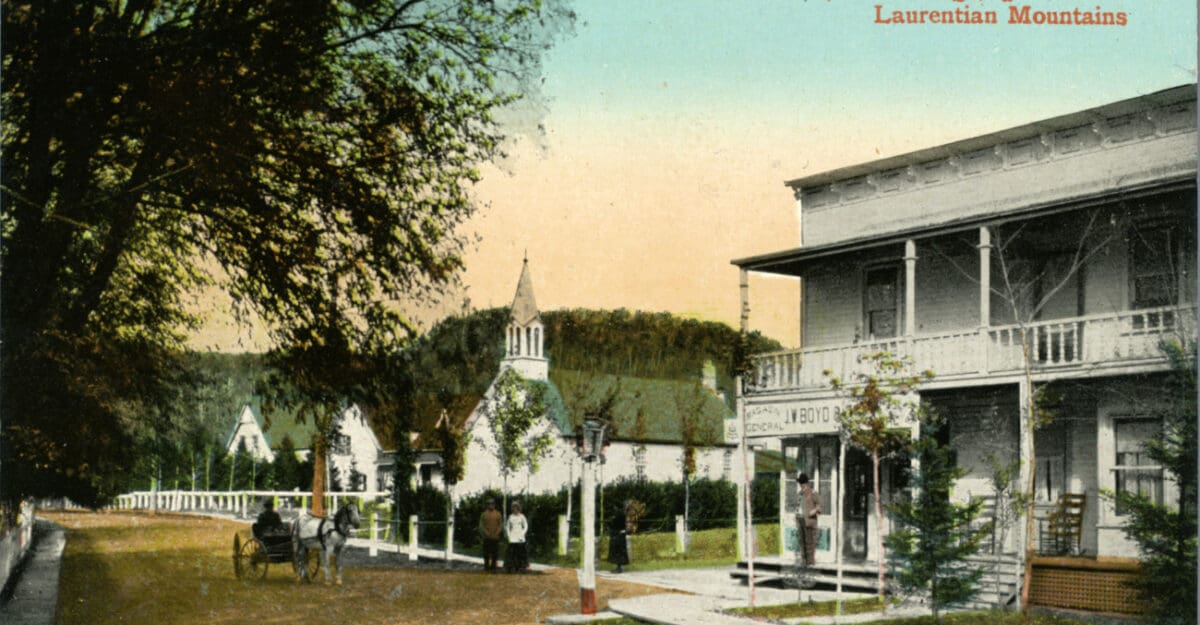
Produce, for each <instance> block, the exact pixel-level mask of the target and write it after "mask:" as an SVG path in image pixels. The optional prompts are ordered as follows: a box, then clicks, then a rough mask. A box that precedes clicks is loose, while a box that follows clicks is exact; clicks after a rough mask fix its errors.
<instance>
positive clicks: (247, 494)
mask: <svg viewBox="0 0 1200 625" xmlns="http://www.w3.org/2000/svg"><path fill="white" fill-rule="evenodd" d="M391 496H392V495H391V493H390V492H386V491H364V492H329V493H326V494H325V500H326V502H327V504H328V505H327V508H328V509H329V510H336V509H337V508H338V507H339V506H340V505H342V503H344V502H346V501H355V502H357V503H358V504H359V505H360V507H363V508H365V511H364V514H363V525H362V527H359V528H358V530H357V531H356V532H355V535H354V536H353V537H352V538H351V540H352V544H357V546H362V547H366V548H367V549H368V550H369V552H370V555H371V556H375V555H376V554H377V553H378V551H379V550H380V549H384V550H388V551H397V552H405V553H407V554H408V557H409V558H410V559H412V560H415V559H417V558H418V557H444V558H446V559H447V560H448V559H451V558H453V557H455V552H454V543H455V539H454V536H455V525H456V523H455V522H454V521H453V520H452V519H451V520H446V519H426V520H421V519H420V518H419V517H418V516H416V515H412V516H409V517H408V518H407V519H397V518H395V517H394V516H393V515H392V508H391ZM266 499H271V500H272V501H273V502H274V504H275V508H276V509H277V510H281V511H287V510H306V509H308V504H309V502H310V500H311V499H312V495H311V494H310V493H302V492H297V491H274V490H248V491H190V490H162V491H141V492H134V493H127V494H124V495H120V496H118V497H117V498H116V501H115V503H114V504H113V505H112V508H113V509H117V510H160V511H168V512H195V513H204V514H220V515H230V516H233V517H235V518H238V519H246V520H248V519H251V518H253V517H254V516H256V515H257V513H258V512H259V511H260V510H261V508H262V502H263V501H264V500H266ZM369 504H373V505H369ZM400 522H402V523H403V527H405V528H406V531H405V532H400V531H399V528H400V527H401V524H400ZM598 522H599V519H598ZM646 522H650V523H651V524H652V525H653V527H652V528H647V529H654V530H659V532H661V533H666V532H670V531H673V532H674V533H675V535H676V545H677V548H678V549H679V551H680V553H684V552H686V551H687V547H688V543H689V534H690V533H691V531H693V530H696V529H698V527H697V526H698V525H703V526H708V525H711V524H712V522H713V520H712V519H709V520H707V521H705V522H700V520H699V519H692V523H691V525H692V527H690V528H689V527H685V524H684V522H683V515H677V516H675V517H674V518H673V519H643V520H642V523H646ZM576 525H577V522H576V520H575V519H573V518H568V517H567V515H565V514H559V515H558V541H557V542H558V549H557V550H558V553H559V555H564V554H566V553H567V551H568V548H569V545H570V540H571V527H572V526H576ZM672 526H673V527H672ZM439 529H440V530H442V532H440V533H442V536H439V537H437V538H434V537H431V536H429V533H430V530H432V531H433V532H434V533H439V532H438V530H439ZM423 530H424V531H423ZM643 531H644V530H643ZM659 532H655V533H659ZM404 535H406V536H407V541H404ZM422 538H425V539H426V542H425V543H424V544H422V540H421V539H422ZM434 545H436V546H434Z"/></svg>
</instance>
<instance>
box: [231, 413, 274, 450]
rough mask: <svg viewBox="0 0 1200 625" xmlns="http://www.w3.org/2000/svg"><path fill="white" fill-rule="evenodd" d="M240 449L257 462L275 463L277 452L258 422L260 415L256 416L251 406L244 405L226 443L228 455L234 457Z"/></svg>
mask: <svg viewBox="0 0 1200 625" xmlns="http://www.w3.org/2000/svg"><path fill="white" fill-rule="evenodd" d="M239 449H245V450H246V451H247V452H248V453H249V454H250V455H251V456H253V457H254V459H255V460H260V461H266V462H274V461H275V452H274V451H273V450H272V449H271V444H270V443H269V442H267V436H266V434H264V433H263V430H262V426H261V425H260V424H259V422H258V415H257V414H255V411H254V410H253V409H252V408H251V407H250V404H243V405H242V409H241V411H240V412H238V416H237V419H236V420H235V421H234V422H233V431H231V432H230V433H229V438H228V440H227V441H226V442H225V451H226V453H228V454H231V455H233V454H236V453H237V452H238V450H239Z"/></svg>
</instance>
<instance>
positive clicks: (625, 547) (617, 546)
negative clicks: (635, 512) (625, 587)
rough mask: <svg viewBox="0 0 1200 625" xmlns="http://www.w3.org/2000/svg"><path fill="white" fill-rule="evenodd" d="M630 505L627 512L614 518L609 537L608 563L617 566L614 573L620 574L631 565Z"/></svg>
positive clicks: (626, 506) (626, 507)
mask: <svg viewBox="0 0 1200 625" xmlns="http://www.w3.org/2000/svg"><path fill="white" fill-rule="evenodd" d="M630 529H631V528H630V523H629V505H628V504H626V505H625V510H624V511H622V512H618V513H617V514H616V515H614V516H613V520H612V526H611V528H610V532H609V536H608V561H609V562H610V563H611V564H615V565H617V568H616V569H614V570H613V572H614V573H620V572H621V571H622V570H623V567H624V566H625V565H626V564H629V533H630V532H629V530H630Z"/></svg>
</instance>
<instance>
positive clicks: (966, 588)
mask: <svg viewBox="0 0 1200 625" xmlns="http://www.w3.org/2000/svg"><path fill="white" fill-rule="evenodd" d="M926 423H930V422H929V421H926ZM931 434H932V433H931V432H923V433H922V438H921V439H920V440H919V441H917V442H916V443H915V444H914V445H913V452H914V453H915V454H916V455H917V457H918V458H920V461H921V466H920V469H919V470H918V471H917V472H916V474H915V475H914V486H915V490H916V498H915V499H913V500H912V501H907V502H902V503H898V504H893V505H892V506H890V507H889V508H888V510H889V511H890V512H891V513H892V520H893V521H894V522H895V523H896V524H897V529H894V530H892V532H891V533H890V534H888V536H887V538H886V539H885V542H886V543H887V546H888V549H889V550H890V551H889V555H888V557H889V559H890V561H891V564H892V569H893V570H894V571H895V578H896V581H897V582H898V583H899V584H900V586H901V587H902V588H904V589H906V590H908V591H910V592H917V593H921V594H922V595H928V597H929V607H930V610H931V612H932V613H933V617H934V619H936V620H937V622H939V623H940V622H941V617H942V612H943V611H944V610H945V609H946V608H949V607H952V606H955V605H960V604H962V603H965V602H966V601H968V600H970V599H971V597H973V596H974V595H975V593H976V592H977V591H978V590H979V582H980V579H981V578H982V576H983V569H980V568H975V567H972V566H970V564H969V563H968V562H967V558H969V557H970V556H973V555H975V554H976V553H977V552H978V551H979V546H980V543H981V541H982V540H983V538H984V536H985V534H986V533H988V532H990V528H987V527H984V528H974V529H973V528H972V527H971V526H972V523H973V522H974V521H975V519H976V518H977V517H978V516H979V514H980V512H981V511H982V507H983V502H982V500H979V499H974V500H972V501H971V502H969V503H966V504H959V503H955V502H953V501H952V500H951V498H950V496H951V491H952V489H953V488H954V484H955V482H956V481H957V480H958V479H959V478H961V477H963V476H965V475H966V473H967V472H966V471H965V470H964V469H961V468H958V467H956V466H955V465H954V460H953V456H952V451H951V450H950V449H949V448H947V447H943V446H942V445H939V444H938V442H937V440H936V437H935V436H932V435H931Z"/></svg>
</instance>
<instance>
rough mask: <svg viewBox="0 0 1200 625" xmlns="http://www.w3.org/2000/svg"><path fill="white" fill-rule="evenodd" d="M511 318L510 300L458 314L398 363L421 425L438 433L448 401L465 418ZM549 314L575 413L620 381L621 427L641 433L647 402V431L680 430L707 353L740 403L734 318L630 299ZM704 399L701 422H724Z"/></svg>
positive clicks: (550, 349) (558, 376)
mask: <svg viewBox="0 0 1200 625" xmlns="http://www.w3.org/2000/svg"><path fill="white" fill-rule="evenodd" d="M508 318H509V313H508V308H493V309H488V310H482V311H478V312H475V313H472V314H470V315H466V316H461V317H452V318H449V319H446V320H444V321H442V322H441V323H439V324H438V325H436V326H434V327H433V328H432V329H430V331H429V332H428V333H426V334H425V335H424V336H422V337H421V338H420V339H419V340H417V341H416V342H415V343H414V344H413V345H412V346H411V347H410V348H409V349H407V350H405V352H404V353H403V354H402V355H401V356H400V357H399V358H400V360H401V362H402V365H401V366H399V367H397V373H398V374H399V376H398V377H399V378H401V379H399V380H397V382H398V387H399V388H398V391H399V392H398V401H399V404H400V407H401V408H400V411H401V414H403V415H404V416H405V419H406V420H407V421H408V423H409V424H411V425H410V426H409V427H411V429H412V430H414V431H418V432H421V433H422V435H423V437H424V435H428V434H430V433H431V432H432V429H433V426H434V424H435V423H436V422H437V419H438V417H439V416H440V414H441V411H442V410H443V409H445V410H446V411H447V412H448V413H449V414H450V416H451V417H452V419H453V420H454V421H455V422H456V423H461V422H462V421H463V420H465V419H466V417H467V416H468V415H469V414H470V412H471V410H472V409H473V408H474V407H475V404H476V403H477V402H478V401H479V398H480V397H482V395H483V393H484V392H485V391H486V390H487V387H488V384H490V383H491V381H492V379H493V378H494V377H495V376H496V374H497V373H498V372H499V369H500V360H501V359H502V358H503V357H504V334H505V332H504V329H505V326H506V325H507V323H508ZM542 322H543V323H544V324H545V326H546V355H547V358H548V359H549V360H550V378H551V382H553V383H554V384H555V386H556V387H558V390H559V391H560V393H561V395H562V398H563V401H564V403H565V404H566V406H565V407H566V410H567V413H568V417H569V418H570V420H571V421H572V423H577V422H578V421H579V419H581V413H582V410H581V406H582V405H583V404H584V403H586V402H587V401H588V399H589V395H591V394H594V393H596V392H603V391H598V390H597V389H610V388H612V387H613V386H614V385H615V386H616V387H617V388H619V392H620V394H621V398H620V401H618V402H617V404H616V405H615V406H614V413H615V414H614V418H615V419H617V420H618V423H616V424H614V426H615V427H616V430H617V435H618V436H620V437H624V438H635V437H638V438H641V437H642V436H638V433H637V429H638V428H637V427H636V425H635V421H636V415H637V413H638V410H639V408H640V409H641V412H642V414H643V420H646V421H648V423H647V424H646V426H645V427H646V428H648V431H646V432H645V435H644V437H646V438H649V439H651V440H679V439H680V436H681V433H680V431H679V430H680V428H681V427H683V426H682V425H681V423H682V420H681V418H679V413H681V412H689V411H690V412H695V411H694V410H691V409H688V410H684V409H683V406H684V405H685V404H686V403H687V402H688V401H689V397H691V396H693V395H695V390H694V389H695V387H697V386H698V383H699V381H700V378H701V375H702V372H703V370H704V367H705V363H710V362H711V363H712V365H713V366H714V368H715V373H716V376H715V377H716V386H717V389H718V390H719V391H720V392H721V393H722V394H723V395H724V397H725V398H726V399H725V401H726V402H727V408H728V410H730V411H731V410H732V408H733V405H732V401H733V396H734V389H733V376H732V375H731V374H730V369H731V365H732V362H733V360H734V353H735V350H736V348H737V345H738V341H739V334H738V332H737V331H736V330H734V329H733V328H730V327H729V326H727V325H725V324H722V323H716V322H711V321H697V320H695V319H684V318H680V317H675V316H673V315H671V314H669V313H646V312H630V311H627V310H624V309H621V310H586V309H573V310H559V311H549V312H543V313H542ZM748 339H749V340H748V345H747V348H748V350H749V351H750V352H751V353H759V352H764V351H773V350H778V349H781V347H780V345H779V343H778V342H776V341H774V340H771V339H768V338H765V337H763V336H761V335H759V334H758V333H753V334H751V335H750V336H749V337H748ZM581 389H582V390H581ZM714 397H715V395H714ZM590 399H594V398H590ZM690 401H693V402H695V401H699V400H695V399H692V400H690ZM700 403H701V404H703V406H701V408H700V410H699V412H700V414H702V415H705V416H704V418H703V423H702V424H700V425H699V427H701V428H702V429H705V430H712V429H714V428H718V427H719V423H718V424H714V423H713V419H719V418H720V415H721V410H720V407H719V406H714V405H713V403H712V402H711V401H707V400H706V401H702V402H700ZM717 433H718V434H719V429H718V430H717ZM425 440H431V439H430V438H425Z"/></svg>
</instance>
